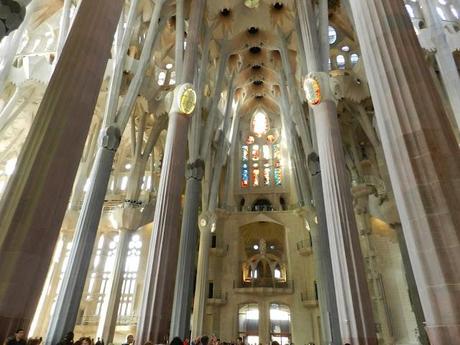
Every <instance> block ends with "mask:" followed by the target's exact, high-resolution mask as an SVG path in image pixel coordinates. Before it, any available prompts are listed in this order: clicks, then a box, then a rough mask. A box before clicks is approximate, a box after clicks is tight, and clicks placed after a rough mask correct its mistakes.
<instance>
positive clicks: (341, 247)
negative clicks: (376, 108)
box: [296, 0, 377, 345]
mask: <svg viewBox="0 0 460 345" xmlns="http://www.w3.org/2000/svg"><path fill="white" fill-rule="evenodd" d="M296 4H297V13H298V14H299V18H300V27H301V31H302V40H303V43H304V49H305V51H304V54H305V55H306V58H307V65H308V67H309V69H310V71H311V72H314V73H313V76H314V77H315V78H316V79H317V80H318V82H319V83H320V85H321V88H322V92H323V98H322V100H321V102H320V103H319V104H318V105H316V106H314V107H313V112H314V116H315V128H316V136H317V141H318V154H319V157H320V161H321V176H322V186H323V197H324V205H325V211H326V212H325V213H326V221H327V228H328V232H329V240H330V249H331V259H332V264H333V265H332V267H333V272H334V283H335V289H336V298H337V308H338V313H339V322H340V329H341V336H342V342H345V343H346V342H349V343H351V344H353V345H354V344H360V345H361V344H366V345H371V344H372V345H374V344H377V338H376V332H375V324H374V320H373V315H372V304H371V300H370V296H369V291H368V287H367V281H366V272H365V269H364V263H363V257H362V253H361V248H360V245H359V238H358V231H357V227H356V220H355V216H354V212H353V200H352V196H351V191H350V183H349V181H348V177H347V170H346V167H345V157H344V153H343V144H342V138H341V133H340V127H339V121H338V118H337V108H336V105H335V103H334V101H333V99H332V96H331V92H330V91H329V92H328V89H329V78H328V74H327V73H326V72H325V70H326V68H327V57H326V56H322V57H321V54H319V53H318V52H319V50H320V48H321V47H322V45H324V44H328V43H327V35H326V36H325V37H323V36H324V35H321V37H320V35H319V34H318V30H317V28H316V20H315V12H314V9H313V5H312V3H311V2H309V1H302V0H297V1H296ZM322 9H323V8H322ZM323 10H324V9H323ZM320 15H323V16H327V7H326V11H325V12H324V11H320ZM320 39H321V40H322V41H320Z"/></svg>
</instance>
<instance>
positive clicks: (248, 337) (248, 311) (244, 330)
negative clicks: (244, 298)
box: [238, 303, 259, 344]
mask: <svg viewBox="0 0 460 345" xmlns="http://www.w3.org/2000/svg"><path fill="white" fill-rule="evenodd" d="M238 334H239V336H240V337H242V338H243V342H244V343H245V344H259V306H258V305H257V304H255V303H251V304H245V305H243V306H241V307H240V309H239V310H238Z"/></svg>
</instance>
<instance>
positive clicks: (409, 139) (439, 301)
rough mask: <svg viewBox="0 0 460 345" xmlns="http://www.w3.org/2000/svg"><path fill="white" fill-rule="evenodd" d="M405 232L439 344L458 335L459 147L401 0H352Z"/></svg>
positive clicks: (433, 337) (433, 334)
mask: <svg viewBox="0 0 460 345" xmlns="http://www.w3.org/2000/svg"><path fill="white" fill-rule="evenodd" d="M350 2H351V7H352V11H353V17H354V19H355V24H356V32H357V35H358V38H359V41H360V46H361V50H362V55H363V61H364V66H365V68H366V71H367V77H368V81H369V86H370V90H371V95H372V98H373V103H374V107H375V115H376V119H377V124H378V128H379V133H380V137H381V140H382V146H383V150H384V154H385V158H386V161H387V164H388V170H389V173H390V178H391V182H392V185H393V190H394V194H395V199H396V204H397V206H398V210H399V214H400V216H401V222H402V225H403V231H404V236H405V238H406V243H407V246H408V252H409V256H410V260H411V263H412V268H413V271H414V276H415V280H416V282H417V288H418V290H419V294H420V300H421V303H422V307H423V310H424V313H425V318H426V330H427V333H428V336H429V338H430V342H431V343H432V344H433V345H440V344H443V345H444V344H453V339H458V338H460V308H459V307H458V301H460V271H459V270H458V262H459V261H460V212H459V210H460V209H459V205H460V189H459V181H460V152H459V148H458V145H457V143H456V140H455V137H454V134H453V131H452V127H451V126H450V123H449V121H448V118H447V115H446V113H445V110H444V109H443V106H442V102H441V98H440V95H439V93H438V91H437V90H436V89H435V88H434V87H433V80H432V77H431V76H430V73H429V70H428V66H427V64H426V61H425V60H424V56H423V52H422V50H421V48H420V45H419V43H418V41H417V37H416V35H415V32H414V30H413V28H412V24H411V22H410V20H409V17H408V15H407V13H406V10H405V8H404V4H403V3H402V2H400V1H398V0H388V1H380V0H351V1H350Z"/></svg>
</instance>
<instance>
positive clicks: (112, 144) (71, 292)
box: [46, 127, 121, 344]
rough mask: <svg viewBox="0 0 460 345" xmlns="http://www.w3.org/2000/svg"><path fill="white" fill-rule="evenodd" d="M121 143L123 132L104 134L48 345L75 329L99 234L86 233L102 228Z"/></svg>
mask: <svg viewBox="0 0 460 345" xmlns="http://www.w3.org/2000/svg"><path fill="white" fill-rule="evenodd" d="M120 139H121V136H120V131H119V129H118V128H117V127H108V128H107V129H106V130H105V131H103V132H102V135H101V146H100V147H99V149H98V152H97V154H96V158H95V163H94V164H95V165H94V167H93V171H92V176H90V186H89V189H88V194H87V195H86V197H85V200H84V202H83V206H82V209H81V211H80V217H79V218H78V222H77V226H76V228H75V237H74V240H73V243H72V249H71V251H70V254H69V262H68V265H67V268H66V271H65V273H64V277H63V279H62V286H61V290H60V292H59V295H58V298H57V301H56V307H55V309H54V313H53V316H52V318H51V321H50V325H49V329H48V334H47V336H46V344H57V343H58V342H59V340H61V338H62V337H63V336H64V335H65V334H66V333H67V332H69V331H71V330H73V329H74V327H75V322H76V320H77V316H78V309H79V307H80V300H81V297H82V295H83V289H84V286H85V282H86V277H87V275H88V268H89V265H90V262H91V255H92V252H93V247H94V243H95V240H96V234H97V231H86V229H97V228H98V225H99V220H100V218H101V209H102V206H103V203H104V196H105V193H106V190H107V183H108V181H109V178H110V173H111V171H112V170H111V168H112V163H113V158H114V156H115V152H116V150H117V148H118V145H119V143H120Z"/></svg>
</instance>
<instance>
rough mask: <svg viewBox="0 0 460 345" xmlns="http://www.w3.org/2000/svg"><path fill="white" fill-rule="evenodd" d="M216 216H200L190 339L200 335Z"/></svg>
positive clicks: (208, 214) (211, 213)
mask: <svg viewBox="0 0 460 345" xmlns="http://www.w3.org/2000/svg"><path fill="white" fill-rule="evenodd" d="M216 221H217V216H216V214H215V213H214V212H206V213H203V214H202V215H201V216H200V221H199V226H200V242H199V243H200V251H199V253H198V262H197V275H196V285H195V286H196V288H195V298H194V301H193V314H192V337H191V339H195V338H196V337H198V336H200V335H202V332H203V319H204V313H205V308H206V301H207V297H208V296H207V289H208V272H207V270H208V263H209V255H207V254H209V247H210V246H211V233H212V231H213V228H214V227H215V226H216Z"/></svg>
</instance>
